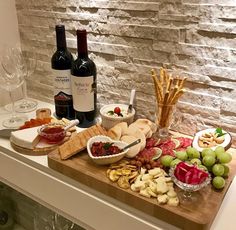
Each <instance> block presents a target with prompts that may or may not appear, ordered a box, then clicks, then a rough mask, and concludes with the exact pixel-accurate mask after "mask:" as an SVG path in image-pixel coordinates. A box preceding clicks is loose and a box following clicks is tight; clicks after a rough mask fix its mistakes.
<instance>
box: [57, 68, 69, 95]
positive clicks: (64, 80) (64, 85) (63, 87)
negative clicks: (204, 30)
mask: <svg viewBox="0 0 236 230" xmlns="http://www.w3.org/2000/svg"><path fill="white" fill-rule="evenodd" d="M53 74H54V95H58V94H59V93H60V92H63V93H65V94H67V95H71V84H70V76H71V75H70V70H69V69H68V70H55V69H54V70H53Z"/></svg>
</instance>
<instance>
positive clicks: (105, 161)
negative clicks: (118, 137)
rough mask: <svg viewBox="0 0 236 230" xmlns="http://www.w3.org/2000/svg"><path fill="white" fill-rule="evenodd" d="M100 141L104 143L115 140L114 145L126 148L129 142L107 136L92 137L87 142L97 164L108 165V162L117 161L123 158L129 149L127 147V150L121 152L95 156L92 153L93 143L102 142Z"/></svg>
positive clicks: (90, 154) (89, 153)
mask: <svg viewBox="0 0 236 230" xmlns="http://www.w3.org/2000/svg"><path fill="white" fill-rule="evenodd" d="M100 141H101V142H104V143H106V142H113V143H114V145H115V146H117V147H119V148H124V147H125V146H127V143H125V142H122V141H114V140H112V139H111V138H109V137H107V136H102V135H98V136H94V137H92V138H90V139H89V140H88V142H87V151H88V155H89V157H90V158H91V159H92V160H93V161H94V162H95V163H96V164H99V165H107V164H112V163H115V162H117V161H119V160H121V159H122V158H123V157H124V156H125V155H126V153H127V152H128V150H129V149H126V150H125V151H123V152H121V153H118V154H114V155H109V156H99V157H96V156H93V155H92V153H91V147H92V144H93V143H94V142H100Z"/></svg>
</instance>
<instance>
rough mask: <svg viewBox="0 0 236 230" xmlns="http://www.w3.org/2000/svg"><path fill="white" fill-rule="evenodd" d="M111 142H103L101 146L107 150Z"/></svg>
mask: <svg viewBox="0 0 236 230" xmlns="http://www.w3.org/2000/svg"><path fill="white" fill-rule="evenodd" d="M113 144H114V143H113V142H111V143H109V142H107V143H105V144H104V145H103V148H104V149H105V150H108V149H109V148H110V147H111V146H112V145H113Z"/></svg>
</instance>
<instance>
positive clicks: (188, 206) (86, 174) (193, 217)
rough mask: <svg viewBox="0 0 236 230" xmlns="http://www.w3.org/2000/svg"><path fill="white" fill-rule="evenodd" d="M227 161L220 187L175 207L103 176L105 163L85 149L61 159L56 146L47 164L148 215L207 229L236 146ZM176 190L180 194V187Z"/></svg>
mask: <svg viewBox="0 0 236 230" xmlns="http://www.w3.org/2000/svg"><path fill="white" fill-rule="evenodd" d="M229 151H230V152H231V153H232V155H233V160H232V161H231V162H230V165H229V166H230V175H229V177H228V179H227V180H226V185H225V187H224V189H223V190H220V191H216V190H214V189H213V188H212V186H211V185H209V186H207V187H206V188H204V189H202V190H200V191H198V192H195V193H194V200H193V201H192V202H180V205H179V206H177V207H172V206H168V205H159V204H158V203H157V200H156V199H154V198H153V199H151V198H146V197H142V196H140V195H139V194H138V193H135V192H133V191H131V190H130V189H122V188H120V187H119V186H118V185H117V184H116V183H113V182H111V181H110V180H109V179H108V178H107V176H106V170H107V169H108V167H107V166H99V165H96V164H95V163H93V162H92V161H91V159H90V158H89V157H88V154H87V152H86V151H83V152H81V153H79V154H77V155H75V156H74V157H72V158H70V159H68V160H64V161H63V160H61V159H60V155H59V152H58V149H55V150H54V151H52V152H51V153H49V155H48V165H49V167H50V168H52V169H54V170H56V171H58V172H61V173H62V174H64V175H67V176H69V177H71V178H72V179H75V180H77V181H79V182H81V183H83V184H85V185H87V186H89V187H91V188H93V189H95V190H97V191H100V192H102V193H104V194H105V195H107V196H111V197H113V198H115V199H117V200H119V201H121V202H124V203H126V204H128V205H129V206H131V207H133V208H136V209H138V210H140V211H142V212H144V213H146V214H148V215H151V216H153V217H156V218H158V219H161V220H163V221H165V222H168V223H170V224H172V225H175V226H177V227H179V228H181V229H186V230H187V229H192V230H194V229H197V230H199V229H209V228H210V226H211V224H212V222H213V220H214V218H215V216H216V214H217V212H218V210H219V208H220V205H221V203H222V201H223V199H224V196H225V194H226V193H227V190H228V188H229V186H230V184H231V181H232V179H233V177H234V175H235V173H236V150H235V149H230V150H229ZM177 191H178V194H179V195H181V191H179V190H178V189H177Z"/></svg>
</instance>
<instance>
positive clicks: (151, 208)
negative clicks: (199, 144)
mask: <svg viewBox="0 0 236 230" xmlns="http://www.w3.org/2000/svg"><path fill="white" fill-rule="evenodd" d="M135 123H136V125H135ZM140 124H142V125H140ZM144 124H145V125H144ZM146 124H149V125H148V127H149V128H150V129H148V128H147V126H146ZM138 127H139V129H140V130H142V131H141V132H142V133H143V134H144V135H145V144H144V146H143V143H139V144H138V145H136V146H133V147H132V148H133V149H131V148H130V149H129V151H128V152H127V153H126V156H124V157H123V158H122V159H121V160H120V161H118V162H115V163H113V164H107V165H99V164H96V162H94V161H93V160H92V159H91V157H89V155H88V149H86V148H85V147H83V148H81V146H80V145H81V144H76V143H77V142H73V139H74V138H75V139H76V138H77V140H78V139H80V142H83V141H82V140H81V138H83V136H86V135H85V134H83V132H82V134H80V138H78V136H77V137H74V138H72V139H71V140H70V141H69V142H66V143H64V144H62V145H61V146H60V147H59V148H57V149H55V150H53V151H52V152H50V153H49V154H48V165H49V167H50V168H52V169H54V170H56V171H58V172H61V173H62V174H64V175H67V176H69V177H71V178H72V179H75V180H77V181H79V182H81V183H84V184H85V185H87V186H89V187H91V188H93V189H95V190H98V191H100V192H102V193H104V194H105V195H107V196H111V197H113V198H115V199H117V200H119V201H121V202H124V203H126V204H128V205H130V206H131V207H134V208H136V209H138V210H140V211H142V212H144V213H146V214H148V215H151V216H153V217H156V218H159V219H161V220H163V221H166V222H168V223H170V224H173V225H175V226H177V227H180V228H181V229H209V228H210V226H211V223H212V222H213V220H214V217H215V216H216V214H217V212H218V210H219V208H220V205H221V202H222V201H223V199H224V196H225V194H226V192H227V190H228V188H229V186H230V184H231V181H232V178H233V177H234V175H235V172H236V157H235V154H234V153H235V152H236V151H235V150H234V149H232V148H231V149H230V150H228V151H227V154H229V155H230V156H232V158H231V159H232V160H231V161H228V162H227V167H228V168H229V170H230V173H228V174H227V176H225V177H224V178H225V179H224V184H223V186H220V187H218V188H217V186H218V184H217V183H216V184H212V183H211V179H214V178H215V177H221V176H217V175H218V174H217V173H218V172H217V173H216V175H214V174H213V173H212V172H211V171H209V175H211V176H212V178H211V177H209V179H208V181H207V183H205V184H204V186H195V187H194V186H192V187H193V188H196V187H197V188H199V190H198V189H195V190H198V191H195V192H192V193H191V197H186V193H185V190H184V189H183V188H181V187H178V184H177V183H176V182H175V181H173V180H172V177H170V176H169V175H168V172H169V171H168V169H169V167H171V166H170V164H171V162H172V166H173V167H175V166H176V165H177V163H179V162H178V161H179V160H180V159H182V160H181V162H182V163H184V161H186V162H187V163H186V164H191V167H192V168H193V169H191V170H189V171H192V172H193V175H189V176H188V177H187V180H188V181H184V182H181V183H182V184H186V183H187V182H188V183H192V182H194V181H195V182H196V178H195V175H196V172H197V175H201V177H199V178H200V179H202V178H203V177H202V175H203V171H202V169H200V167H199V168H198V166H197V164H196V162H194V161H196V156H195V155H194V154H196V153H197V156H198V157H199V160H200V161H202V160H203V158H204V157H203V156H201V154H200V153H199V152H198V151H197V150H195V149H194V148H193V147H192V146H191V145H192V137H189V136H185V135H182V134H180V133H175V132H171V138H170V139H168V140H165V141H160V140H157V139H155V138H153V137H152V135H150V132H152V130H153V131H156V127H155V124H154V123H152V122H151V121H149V120H147V119H138V120H136V121H135V122H133V123H131V124H130V125H127V124H124V123H123V124H117V125H116V126H114V127H113V128H111V129H109V130H108V131H107V133H106V132H104V133H103V135H107V136H109V137H110V138H113V140H118V141H119V140H126V142H127V144H128V143H129V142H131V141H133V139H132V138H127V136H129V137H131V136H132V137H135V138H139V137H142V135H141V134H140V133H139V132H137V130H136V128H138ZM100 128H101V127H100V126H99V129H100ZM89 129H90V130H91V129H92V130H93V132H94V129H95V130H97V129H98V128H95V127H91V128H89ZM89 129H88V131H87V132H88V133H90V131H89ZM77 135H78V134H77ZM93 135H95V134H93ZM149 135H150V136H149ZM122 137H123V138H122ZM124 137H125V138H124ZM70 142H72V143H74V145H73V147H74V148H75V149H76V146H77V147H79V148H81V149H80V152H79V153H78V152H76V151H74V150H73V151H74V152H73V154H71V153H70V151H69V152H68V153H67V154H69V157H68V158H67V157H66V156H65V155H64V153H65V150H66V148H67V146H69V145H70ZM137 146H138V148H137ZM135 151H136V152H135ZM181 152H182V153H183V152H185V153H186V154H187V158H186V159H183V154H180V153H181ZM160 153H161V154H160ZM224 153H226V152H224ZM135 154H136V155H135ZM134 155H135V156H134ZM131 156H132V157H131ZM165 156H168V157H169V158H171V162H170V163H168V164H167V163H166V160H163V159H164V158H165ZM177 156H178V157H179V158H180V159H179V158H178V157H177ZM62 157H64V158H62ZM147 157H149V160H147ZM144 159H145V160H144ZM219 159H220V158H219ZM219 159H218V158H217V162H218V161H219ZM188 161H189V162H188ZM224 163H225V164H226V162H224ZM218 164H220V163H219V162H218ZM201 165H202V167H206V166H204V163H202V164H201ZM212 166H213V165H212ZM187 167H189V166H187ZM208 168H209V167H208ZM205 174H206V175H208V173H205ZM205 174H204V175H205ZM176 175H177V176H178V174H175V176H176ZM220 175H222V174H220ZM222 177H223V175H222ZM199 178H197V183H198V182H199V181H198V179H199ZM207 178H208V176H207ZM185 179H186V178H184V180H185ZM204 179H205V178H203V179H202V181H203V180H204ZM176 185H177V186H176ZM153 186H154V187H155V189H154V190H153ZM187 192H189V191H187ZM190 198H191V199H190Z"/></svg>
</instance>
